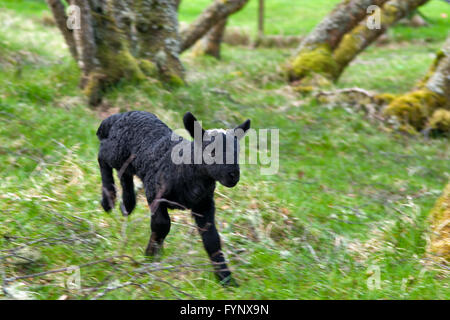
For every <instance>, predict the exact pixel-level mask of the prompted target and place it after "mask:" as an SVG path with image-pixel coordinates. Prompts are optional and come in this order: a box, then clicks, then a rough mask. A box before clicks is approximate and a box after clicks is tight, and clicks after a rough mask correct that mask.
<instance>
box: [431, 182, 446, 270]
mask: <svg viewBox="0 0 450 320" xmlns="http://www.w3.org/2000/svg"><path fill="white" fill-rule="evenodd" d="M429 218H430V224H431V237H430V240H431V241H430V243H429V245H428V248H427V251H428V253H429V254H430V255H431V256H432V257H433V258H438V259H439V260H443V261H444V262H445V263H450V183H449V184H447V187H446V188H445V189H444V192H443V193H442V196H441V197H440V198H439V199H438V201H437V202H436V204H435V206H434V208H433V209H432V210H431V212H430V216H429Z"/></svg>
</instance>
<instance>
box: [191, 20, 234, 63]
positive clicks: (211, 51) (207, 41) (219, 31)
mask: <svg viewBox="0 0 450 320" xmlns="http://www.w3.org/2000/svg"><path fill="white" fill-rule="evenodd" d="M226 25H227V19H224V20H222V21H220V22H219V23H217V24H216V25H215V26H214V27H213V28H212V30H211V31H209V32H208V33H207V34H206V36H204V37H203V38H202V39H201V40H199V41H197V44H196V45H195V46H194V54H195V55H210V56H213V57H215V58H217V59H220V45H221V43H222V40H223V35H224V34H225V28H226Z"/></svg>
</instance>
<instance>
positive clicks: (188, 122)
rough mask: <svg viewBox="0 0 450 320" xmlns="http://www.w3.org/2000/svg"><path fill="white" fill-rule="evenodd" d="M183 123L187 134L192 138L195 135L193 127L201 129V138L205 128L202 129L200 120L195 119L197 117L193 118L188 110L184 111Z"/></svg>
mask: <svg viewBox="0 0 450 320" xmlns="http://www.w3.org/2000/svg"><path fill="white" fill-rule="evenodd" d="M183 123H184V127H185V128H186V130H187V131H188V132H189V134H190V135H191V137H192V138H194V137H195V135H194V132H195V128H197V130H198V129H201V133H202V138H203V136H204V134H205V130H203V128H202V127H201V125H200V122H198V121H197V118H195V117H194V115H193V114H192V113H190V112H189V111H188V112H186V114H185V115H184V117H183Z"/></svg>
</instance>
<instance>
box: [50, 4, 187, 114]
mask: <svg viewBox="0 0 450 320" xmlns="http://www.w3.org/2000/svg"><path fill="white" fill-rule="evenodd" d="M47 2H48V3H49V5H50V6H52V5H53V6H54V8H55V9H52V12H53V15H54V16H55V21H61V22H62V21H63V20H64V19H67V17H65V15H64V16H63V14H64V10H61V6H58V4H57V3H56V5H55V1H53V0H48V1H47ZM70 4H71V5H75V6H78V7H79V8H80V25H81V28H79V29H74V30H73V32H72V34H73V43H74V48H75V49H76V55H75V57H76V58H77V62H78V66H79V67H80V69H81V71H82V79H81V81H80V86H81V88H82V89H83V90H84V92H85V94H86V95H87V96H88V99H89V103H90V104H91V105H96V104H98V103H100V101H101V98H102V96H103V94H104V92H105V91H106V90H107V89H108V88H109V87H110V86H111V85H114V84H115V83H117V82H118V81H120V80H122V79H127V80H131V81H145V80H147V78H148V77H158V78H159V79H161V80H162V81H165V82H169V83H171V84H182V83H183V67H182V65H181V62H180V61H179V59H178V53H179V34H178V14H177V7H176V5H177V2H176V0H140V1H138V0H70ZM61 22H59V23H58V27H59V28H60V30H61V32H63V35H64V33H65V32H66V31H65V29H64V28H65V27H66V26H65V23H64V24H63V23H61ZM64 38H65V39H66V42H67V43H68V45H69V47H70V44H69V43H70V40H71V38H70V37H66V36H65V37H64Z"/></svg>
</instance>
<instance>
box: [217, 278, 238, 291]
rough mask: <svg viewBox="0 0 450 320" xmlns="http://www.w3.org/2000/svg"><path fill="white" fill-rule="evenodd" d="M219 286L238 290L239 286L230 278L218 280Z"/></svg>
mask: <svg viewBox="0 0 450 320" xmlns="http://www.w3.org/2000/svg"><path fill="white" fill-rule="evenodd" d="M220 284H221V285H222V286H223V287H231V288H239V284H238V283H237V282H236V280H234V278H233V277H232V276H228V277H226V278H224V279H222V280H220Z"/></svg>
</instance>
